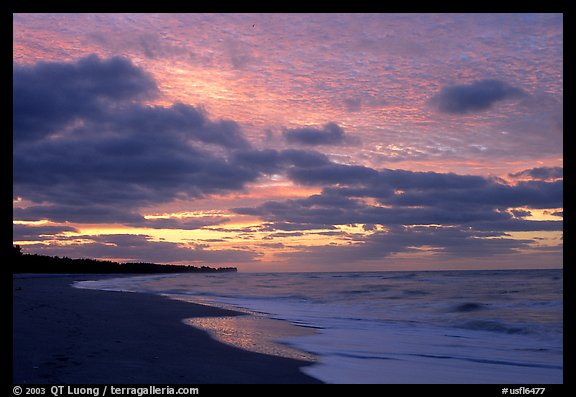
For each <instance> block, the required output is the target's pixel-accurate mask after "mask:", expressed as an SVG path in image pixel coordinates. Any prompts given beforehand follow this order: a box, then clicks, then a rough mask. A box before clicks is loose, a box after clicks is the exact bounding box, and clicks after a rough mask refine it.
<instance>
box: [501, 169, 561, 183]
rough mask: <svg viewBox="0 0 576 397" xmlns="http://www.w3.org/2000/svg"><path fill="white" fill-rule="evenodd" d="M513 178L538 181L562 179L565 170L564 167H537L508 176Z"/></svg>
mask: <svg viewBox="0 0 576 397" xmlns="http://www.w3.org/2000/svg"><path fill="white" fill-rule="evenodd" d="M508 176H510V177H511V178H532V179H536V180H541V181H545V180H549V179H562V178H564V168H562V167H536V168H531V169H528V170H523V171H520V172H516V173H512V174H508Z"/></svg>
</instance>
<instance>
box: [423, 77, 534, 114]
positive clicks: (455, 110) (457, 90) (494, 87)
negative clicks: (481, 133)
mask: <svg viewBox="0 0 576 397" xmlns="http://www.w3.org/2000/svg"><path fill="white" fill-rule="evenodd" d="M522 95H524V92H523V91H522V90H521V89H519V88H516V87H513V86H511V85H509V84H508V83H506V82H503V81H500V80H479V81H475V82H473V83H471V84H468V85H453V86H448V87H444V88H442V90H440V92H439V93H438V94H437V95H435V96H434V97H432V98H431V103H432V105H434V106H435V107H436V108H437V109H438V111H440V112H442V113H450V114H467V113H473V112H478V111H483V110H487V109H489V108H491V107H492V105H494V104H495V103H496V102H499V101H503V100H506V99H510V98H516V97H519V96H522Z"/></svg>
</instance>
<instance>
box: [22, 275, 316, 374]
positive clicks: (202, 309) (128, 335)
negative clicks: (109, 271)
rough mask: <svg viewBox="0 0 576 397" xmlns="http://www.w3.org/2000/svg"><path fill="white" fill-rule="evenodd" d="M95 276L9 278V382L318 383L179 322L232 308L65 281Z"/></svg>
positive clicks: (291, 366)
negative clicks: (10, 333) (87, 287)
mask: <svg viewBox="0 0 576 397" xmlns="http://www.w3.org/2000/svg"><path fill="white" fill-rule="evenodd" d="M98 277H106V276H93V275H87V276H82V275H80V276H79V275H70V276H54V275H16V276H14V279H13V377H12V378H13V382H14V383H15V384H25V383H32V384H34V383H54V384H75V383H76V384H77V383H86V384H126V383H133V384H142V383H143V384H168V383H176V384H178V383H179V384H264V383H286V384H287V383H298V384H302V383H320V382H319V381H318V380H316V379H315V378H312V377H310V376H307V375H305V374H304V373H302V372H301V371H300V369H299V368H300V367H302V366H304V365H309V363H306V362H304V361H299V360H294V359H287V358H281V357H276V356H270V355H266V354H260V353H255V352H249V351H245V350H242V349H238V348H235V347H232V346H228V345H225V344H223V343H220V342H217V341H216V340H214V339H212V338H211V337H210V336H209V335H208V334H207V333H206V332H204V331H202V330H199V329H196V328H194V327H191V326H189V325H186V324H184V323H183V321H182V320H183V319H185V318H193V317H210V316H224V315H226V316H231V315H240V313H237V312H233V311H229V310H224V309H219V308H214V307H210V306H205V305H200V304H192V303H185V302H179V301H174V300H170V299H167V298H164V297H161V296H156V295H149V294H140V293H124V292H109V291H98V290H87V289H77V288H73V287H71V286H70V285H71V284H72V282H74V281H77V280H94V279H97V278H98Z"/></svg>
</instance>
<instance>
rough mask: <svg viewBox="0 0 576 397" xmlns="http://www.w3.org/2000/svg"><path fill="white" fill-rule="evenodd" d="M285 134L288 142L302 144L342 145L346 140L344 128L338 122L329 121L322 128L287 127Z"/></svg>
mask: <svg viewBox="0 0 576 397" xmlns="http://www.w3.org/2000/svg"><path fill="white" fill-rule="evenodd" d="M283 134H284V139H286V141H287V142H288V143H297V144H301V145H311V146H316V145H341V144H343V143H345V142H346V137H345V134H344V130H343V129H342V128H341V127H340V126H338V124H336V123H327V124H325V125H324V126H323V127H322V128H313V127H304V128H293V129H286V130H285V131H284V133H283Z"/></svg>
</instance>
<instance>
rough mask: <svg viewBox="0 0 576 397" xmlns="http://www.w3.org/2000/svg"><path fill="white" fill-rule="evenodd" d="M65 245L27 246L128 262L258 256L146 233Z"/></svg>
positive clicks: (251, 258)
mask: <svg viewBox="0 0 576 397" xmlns="http://www.w3.org/2000/svg"><path fill="white" fill-rule="evenodd" d="M73 239H74V240H77V239H82V242H81V243H80V242H74V241H69V242H68V244H66V245H61V246H55V245H50V246H44V245H41V244H39V245H27V246H26V249H27V250H30V249H33V250H34V251H35V252H37V253H40V254H45V255H58V256H68V257H72V258H74V257H76V258H77V257H89V258H101V259H106V258H109V259H117V258H122V260H123V261H127V262H155V263H175V262H176V263H186V264H195V263H200V264H205V263H210V264H216V265H218V264H230V263H231V264H234V263H245V262H252V261H255V260H257V258H258V254H257V253H256V252H253V251H250V250H245V249H225V250H215V249H207V248H208V247H207V246H206V245H186V244H179V243H172V242H167V241H155V240H153V239H152V238H151V237H150V236H147V235H143V234H138V235H135V234H110V235H99V236H77V237H74V238H73Z"/></svg>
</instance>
